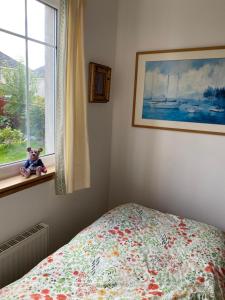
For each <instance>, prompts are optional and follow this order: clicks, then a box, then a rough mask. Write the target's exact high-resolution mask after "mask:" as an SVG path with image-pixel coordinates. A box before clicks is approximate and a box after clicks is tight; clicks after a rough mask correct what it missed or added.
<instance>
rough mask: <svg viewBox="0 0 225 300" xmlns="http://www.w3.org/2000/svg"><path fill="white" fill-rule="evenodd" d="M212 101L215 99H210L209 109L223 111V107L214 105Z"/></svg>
mask: <svg viewBox="0 0 225 300" xmlns="http://www.w3.org/2000/svg"><path fill="white" fill-rule="evenodd" d="M214 101H215V99H213V100H212V106H211V107H210V108H209V111H212V112H219V113H221V112H224V109H223V108H222V107H220V106H216V105H214Z"/></svg>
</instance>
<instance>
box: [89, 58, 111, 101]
mask: <svg viewBox="0 0 225 300" xmlns="http://www.w3.org/2000/svg"><path fill="white" fill-rule="evenodd" d="M110 84H111V68H110V67H107V66H104V65H100V64H96V63H93V62H90V63H89V102H91V103H96V102H97V103H104V102H108V101H109V97H110Z"/></svg>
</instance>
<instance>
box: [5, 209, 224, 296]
mask: <svg viewBox="0 0 225 300" xmlns="http://www.w3.org/2000/svg"><path fill="white" fill-rule="evenodd" d="M0 299H1V300H6V299H10V300H11V299H12V300H16V299H24V300H26V299H33V300H42V299H43V300H53V299H56V300H65V299H90V300H95V299H98V300H103V299H119V300H123V299H124V300H125V299H132V300H139V299H140V300H148V299H162V300H163V299H173V300H176V299H182V300H185V299H191V300H195V299H207V300H209V299H215V300H223V299H225V237H224V235H223V233H222V232H221V231H219V230H218V229H216V228H214V227H212V226H208V225H205V224H202V223H198V222H196V221H192V220H188V219H184V218H180V217H176V216H174V215H169V214H164V213H161V212H158V211H155V210H152V209H149V208H145V207H143V206H140V205H137V204H126V205H122V206H119V207H117V208H115V209H113V210H111V211H110V212H108V213H107V214H105V215H104V216H103V217H101V218H100V219H99V220H97V221H96V222H95V223H94V224H92V225H91V226H89V227H88V228H86V229H85V230H83V231H82V232H81V233H79V234H78V235H77V236H76V237H75V238H74V239H73V240H72V241H71V242H70V243H68V244H67V245H65V246H64V247H62V248H61V249H59V250H58V251H56V252H55V253H54V254H53V255H51V256H49V257H48V258H46V259H45V260H43V261H42V262H41V263H40V264H39V265H38V266H36V267H35V268H34V269H33V270H31V271H30V272H29V273H28V274H27V275H25V276H24V277H23V278H22V279H20V280H18V281H16V282H14V283H12V284H11V285H9V286H7V287H5V288H4V289H2V290H1V291H0Z"/></svg>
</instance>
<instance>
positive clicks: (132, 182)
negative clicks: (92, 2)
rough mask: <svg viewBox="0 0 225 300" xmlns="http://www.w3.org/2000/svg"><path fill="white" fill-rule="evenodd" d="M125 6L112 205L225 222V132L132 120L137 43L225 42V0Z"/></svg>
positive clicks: (140, 46) (147, 46)
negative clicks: (127, 204)
mask: <svg viewBox="0 0 225 300" xmlns="http://www.w3.org/2000/svg"><path fill="white" fill-rule="evenodd" d="M118 11H119V13H118V27H117V47H116V61H115V71H114V76H115V85H114V87H115V89H114V97H113V102H114V107H113V139H112V155H111V184H110V202H109V205H110V207H113V206H115V205H117V204H120V203H123V202H129V201H135V202H138V203H142V204H146V205H148V206H150V207H153V208H156V209H160V210H162V211H168V212H172V213H175V214H180V215H184V216H187V217H191V218H195V219H197V220H201V221H204V222H207V223H211V224H214V225H217V226H218V227H221V228H222V229H224V230H225V137H223V136H213V135H204V134H192V133H181V132H172V131H163V130H156V129H143V128H134V127H131V118H132V101H133V81H134V71H135V64H134V63H135V53H136V51H142V50H160V49H169V48H172V49H174V48H185V47H201V46H213V45H223V44H225V1H224V0H197V1H196V0H169V1H168V0H119V7H118Z"/></svg>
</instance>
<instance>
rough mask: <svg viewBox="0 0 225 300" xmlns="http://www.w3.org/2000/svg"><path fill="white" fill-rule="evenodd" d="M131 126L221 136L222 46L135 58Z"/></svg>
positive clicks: (224, 94) (224, 113) (224, 101)
mask: <svg viewBox="0 0 225 300" xmlns="http://www.w3.org/2000/svg"><path fill="white" fill-rule="evenodd" d="M134 85H135V87H134V103H133V120H132V125H133V126H136V127H149V128H158V129H169V130H180V131H191V132H200V133H211V134H225V46H218V47H208V48H190V49H175V50H163V51H148V52H138V53H137V54H136V72H135V84H134Z"/></svg>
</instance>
